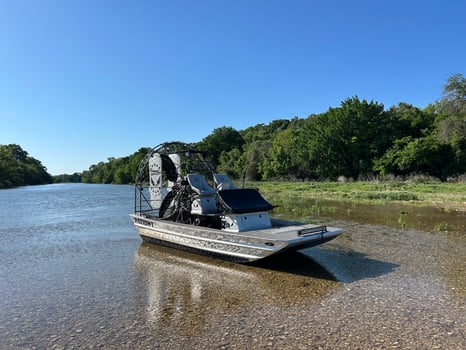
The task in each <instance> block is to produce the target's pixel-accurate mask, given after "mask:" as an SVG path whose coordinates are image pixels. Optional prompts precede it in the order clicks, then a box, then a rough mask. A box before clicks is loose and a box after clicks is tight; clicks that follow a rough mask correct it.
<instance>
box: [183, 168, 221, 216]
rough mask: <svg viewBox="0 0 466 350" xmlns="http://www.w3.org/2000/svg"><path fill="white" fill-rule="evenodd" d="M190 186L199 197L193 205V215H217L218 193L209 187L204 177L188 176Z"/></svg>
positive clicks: (198, 175) (199, 175) (197, 175)
mask: <svg viewBox="0 0 466 350" xmlns="http://www.w3.org/2000/svg"><path fill="white" fill-rule="evenodd" d="M187 179H188V182H189V185H190V186H191V188H192V189H193V191H194V192H196V194H197V196H196V198H194V200H193V202H192V204H191V214H198V215H206V214H216V213H217V200H216V197H215V195H216V194H217V191H216V190H215V189H213V188H212V187H210V186H209V184H208V183H207V180H206V178H205V176H204V175H201V174H188V175H187Z"/></svg>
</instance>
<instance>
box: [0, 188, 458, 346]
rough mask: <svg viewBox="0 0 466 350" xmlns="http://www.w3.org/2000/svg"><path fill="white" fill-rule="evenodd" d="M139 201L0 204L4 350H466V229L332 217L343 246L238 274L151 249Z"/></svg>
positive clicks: (68, 191) (128, 192)
mask: <svg viewBox="0 0 466 350" xmlns="http://www.w3.org/2000/svg"><path fill="white" fill-rule="evenodd" d="M132 200H133V188H132V187H130V186H112V185H85V184H75V185H49V186H36V187H24V188H18V189H10V190H2V191H0V259H1V261H0V262H1V263H0V291H1V293H2V297H1V299H0V339H1V345H0V348H2V349H3V348H5V349H24V348H32V349H36V348H37V349H45V348H46V349H60V348H105V349H113V348H131V349H134V348H142V349H157V348H160V349H167V348H173V349H178V348H206V349H211V348H225V349H249V348H257V349H265V348H277V349H278V348H279V349H308V348H324V349H346V348H358V347H360V348H400V349H407V348H412V349H426V348H429V349H434V348H443V349H463V348H466V334H465V329H466V310H465V306H466V285H465V283H466V282H465V278H464V276H465V275H466V263H465V261H466V232H465V231H464V229H463V231H461V230H458V231H455V232H454V234H452V233H451V231H446V230H436V229H432V230H430V231H432V232H428V231H426V230H421V229H419V228H417V229H415V228H412V226H411V225H412V224H407V225H398V221H397V220H395V219H393V220H392V219H390V218H388V217H389V216H390V215H389V213H390V210H388V209H387V208H385V209H383V210H382V211H380V214H379V215H380V216H382V217H383V220H385V223H386V225H380V224H374V223H373V222H372V221H371V220H369V219H366V218H365V217H363V218H362V219H358V218H356V217H349V218H348V217H345V216H343V215H341V214H338V213H337V212H336V211H335V210H330V212H333V213H337V214H338V219H337V218H335V217H331V215H328V213H322V211H321V212H320V213H316V214H320V215H312V219H313V220H318V221H324V220H325V222H326V223H328V224H329V225H333V226H339V227H343V228H344V229H345V230H346V231H345V234H344V235H342V236H340V237H339V238H337V239H335V240H333V241H331V242H329V243H327V244H325V245H322V246H319V247H314V248H310V249H306V250H304V251H302V252H301V253H296V254H293V255H289V256H286V257H282V258H281V259H275V260H271V261H265V262H261V263H258V264H255V265H252V266H250V265H236V264H232V263H228V262H223V261H219V260H213V259H210V258H207V257H201V256H196V255H192V254H189V253H184V252H179V251H174V250H171V249H168V248H162V247H157V246H153V245H147V244H143V243H142V242H141V240H140V239H139V237H138V236H137V234H136V231H135V229H134V228H133V226H132V223H131V221H130V219H129V217H128V213H130V212H131V211H132V210H133V203H132ZM299 207H302V206H299ZM407 211H408V215H409V213H410V212H413V210H411V209H410V208H408V210H407ZM395 212H396V211H395ZM278 214H282V215H284V216H291V215H290V214H289V213H287V212H286V210H283V212H282V213H278ZM398 214H399V209H398ZM456 215H457V214H456V213H452V212H447V211H444V216H441V217H440V220H442V221H445V222H448V223H450V222H453V221H452V220H456V219H455V218H456ZM298 216H300V217H303V215H302V214H300V213H298ZM304 216H306V215H304ZM341 216H343V218H340V217H341ZM374 216H375V215H374ZM451 216H454V217H455V218H454V219H452V218H451ZM342 219H343V220H342ZM358 220H359V223H358ZM420 221H421V222H422V221H424V220H420ZM392 222H393V223H394V224H392ZM378 223H380V221H379V222H378ZM390 225H391V226H390ZM442 227H444V226H442ZM450 227H451V226H450ZM460 227H461V226H460ZM463 227H464V226H463ZM421 228H422V227H421Z"/></svg>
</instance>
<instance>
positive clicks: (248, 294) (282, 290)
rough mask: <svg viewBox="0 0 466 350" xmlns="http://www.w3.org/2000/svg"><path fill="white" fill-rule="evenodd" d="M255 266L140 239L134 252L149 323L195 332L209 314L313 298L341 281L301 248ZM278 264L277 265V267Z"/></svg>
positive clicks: (313, 300) (322, 296)
mask: <svg viewBox="0 0 466 350" xmlns="http://www.w3.org/2000/svg"><path fill="white" fill-rule="evenodd" d="M286 258H287V259H285V260H283V259H282V260H281V264H279V263H278V261H274V260H269V261H266V262H264V263H262V264H258V265H257V266H249V265H239V264H233V263H229V262H225V261H221V260H218V259H211V258H208V257H203V256H198V255H194V254H190V253H186V252H182V251H178V250H173V249H169V248H164V247H160V246H156V245H151V244H146V243H142V244H141V246H140V247H139V249H138V251H137V252H136V255H135V259H134V267H135V270H136V288H137V289H138V291H139V293H143V294H144V293H146V297H147V308H146V317H147V321H148V322H149V323H151V324H152V325H153V326H168V325H170V327H173V326H176V325H186V324H187V323H188V324H189V325H190V327H189V329H186V328H185V327H184V331H185V332H188V333H190V334H191V333H196V332H199V331H200V329H201V328H203V327H204V326H205V325H206V324H207V323H208V322H209V320H210V319H211V318H212V315H213V314H215V315H221V314H225V315H230V314H232V313H235V312H242V310H243V311H244V310H248V309H250V308H256V309H257V308H261V307H264V308H265V307H267V308H268V307H271V306H274V307H283V306H291V305H299V304H302V303H306V304H309V303H316V302H319V300H321V299H322V298H325V297H326V296H327V295H328V293H330V292H331V291H332V290H335V289H338V288H340V287H341V284H340V283H339V282H337V281H335V280H334V279H333V277H332V275H331V274H329V273H328V272H327V271H326V270H325V268H324V267H322V266H320V265H318V264H317V263H316V262H314V261H312V260H311V259H310V258H309V257H306V256H304V255H302V254H296V255H290V256H289V257H286ZM275 268H276V269H275Z"/></svg>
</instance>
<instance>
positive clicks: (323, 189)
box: [246, 177, 466, 211]
mask: <svg viewBox="0 0 466 350" xmlns="http://www.w3.org/2000/svg"><path fill="white" fill-rule="evenodd" d="M246 185H247V186H251V187H256V188H258V189H259V190H260V192H261V193H262V194H263V195H264V196H265V197H266V198H267V199H268V200H270V201H271V202H273V203H276V202H278V201H285V202H286V201H295V203H296V202H299V201H300V200H307V199H321V200H335V201H343V202H358V203H372V204H387V203H409V204H413V205H421V206H422V205H429V206H438V207H443V208H446V209H447V210H449V209H452V210H461V211H466V182H456V183H447V182H439V181H433V180H432V179H426V178H418V177H415V178H411V179H409V180H407V181H398V180H390V181H357V182H291V183H290V182H283V181H281V182H275V181H266V182H247V183H246Z"/></svg>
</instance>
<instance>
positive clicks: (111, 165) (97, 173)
mask: <svg viewBox="0 0 466 350" xmlns="http://www.w3.org/2000/svg"><path fill="white" fill-rule="evenodd" d="M149 150H150V148H147V147H143V148H140V149H139V150H138V151H137V152H135V153H133V154H132V155H130V156H128V157H122V158H113V157H112V158H108V161H107V162H99V163H98V164H93V165H91V166H90V167H89V169H88V170H85V171H83V172H82V174H81V181H82V182H87V183H105V184H111V183H112V184H127V183H131V182H133V181H134V180H135V178H136V172H137V170H138V167H139V163H140V162H141V160H142V159H143V158H144V156H145V155H146V153H147V152H149Z"/></svg>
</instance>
